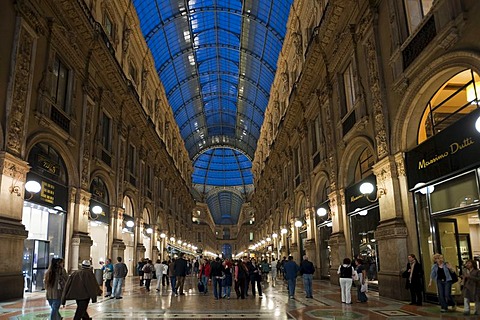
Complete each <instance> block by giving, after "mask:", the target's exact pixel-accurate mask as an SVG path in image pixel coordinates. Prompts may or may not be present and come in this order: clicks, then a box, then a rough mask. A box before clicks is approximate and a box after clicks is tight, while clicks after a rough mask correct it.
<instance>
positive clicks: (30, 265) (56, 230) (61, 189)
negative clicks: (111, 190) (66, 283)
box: [22, 143, 69, 292]
mask: <svg viewBox="0 0 480 320" xmlns="http://www.w3.org/2000/svg"><path fill="white" fill-rule="evenodd" d="M28 162H29V165H30V166H31V170H30V172H29V173H28V174H27V177H26V178H27V181H32V180H33V181H37V182H38V183H39V184H40V185H41V190H40V192H38V193H36V194H31V195H30V196H31V197H30V198H26V200H25V201H24V203H23V213H22V223H23V225H24V226H25V229H26V230H27V231H28V237H27V239H26V240H25V241H24V253H23V274H24V278H25V281H24V288H25V291H27V292H33V291H39V290H43V289H45V288H44V285H43V278H44V275H45V272H46V270H47V268H48V265H49V261H50V260H51V259H52V258H64V257H65V224H66V217H67V208H68V204H69V203H68V199H69V196H68V187H67V186H68V175H67V170H66V166H65V163H64V161H63V159H62V157H61V156H60V154H59V153H58V152H57V151H56V150H55V149H54V148H52V147H51V146H50V145H48V144H46V143H38V144H36V145H35V146H34V147H33V148H32V149H31V151H30V153H29V155H28ZM26 193H27V194H28V192H26Z"/></svg>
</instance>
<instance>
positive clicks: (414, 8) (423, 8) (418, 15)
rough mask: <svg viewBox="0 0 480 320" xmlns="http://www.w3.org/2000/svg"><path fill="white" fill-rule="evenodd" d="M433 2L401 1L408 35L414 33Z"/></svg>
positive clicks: (425, 0) (422, 0)
mask: <svg viewBox="0 0 480 320" xmlns="http://www.w3.org/2000/svg"><path fill="white" fill-rule="evenodd" d="M433 1H434V0H403V3H404V4H405V15H406V17H407V24H408V32H409V34H412V33H414V32H415V30H416V29H417V27H418V26H419V25H420V24H421V23H422V20H423V18H424V17H425V16H426V15H427V13H428V12H429V11H430V10H431V9H432V4H433Z"/></svg>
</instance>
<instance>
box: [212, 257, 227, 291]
mask: <svg viewBox="0 0 480 320" xmlns="http://www.w3.org/2000/svg"><path fill="white" fill-rule="evenodd" d="M223 276H224V271H223V267H222V263H221V262H220V258H219V257H216V258H215V261H212V263H210V279H211V280H212V284H213V295H214V296H215V300H218V299H220V298H221V297H222V280H223V279H224V277H223Z"/></svg>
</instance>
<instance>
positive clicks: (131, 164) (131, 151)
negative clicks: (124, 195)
mask: <svg viewBox="0 0 480 320" xmlns="http://www.w3.org/2000/svg"><path fill="white" fill-rule="evenodd" d="M135 167H136V159H135V146H134V145H133V144H131V145H129V146H128V164H127V168H128V171H129V172H130V173H131V174H135Z"/></svg>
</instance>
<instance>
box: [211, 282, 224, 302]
mask: <svg viewBox="0 0 480 320" xmlns="http://www.w3.org/2000/svg"><path fill="white" fill-rule="evenodd" d="M212 283H213V295H214V296H215V298H216V299H219V298H221V295H222V279H217V278H216V277H212Z"/></svg>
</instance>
